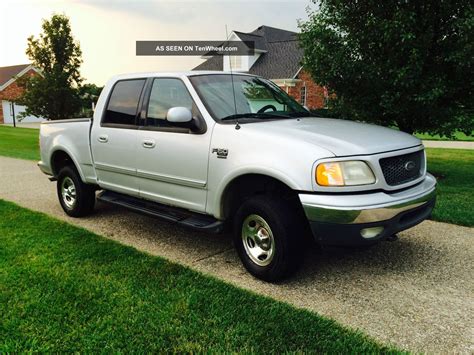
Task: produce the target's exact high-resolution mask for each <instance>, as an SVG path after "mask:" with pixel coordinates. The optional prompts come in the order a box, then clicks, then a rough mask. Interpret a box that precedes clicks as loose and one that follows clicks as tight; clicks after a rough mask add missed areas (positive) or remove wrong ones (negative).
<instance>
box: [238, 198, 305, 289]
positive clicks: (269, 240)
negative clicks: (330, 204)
mask: <svg viewBox="0 0 474 355" xmlns="http://www.w3.org/2000/svg"><path fill="white" fill-rule="evenodd" d="M304 223H305V221H304V220H302V219H301V218H300V216H299V215H298V213H297V212H296V211H295V209H291V207H290V206H289V204H288V203H287V202H285V201H283V200H279V199H277V198H272V197H270V196H266V195H262V196H255V197H252V198H250V199H248V200H246V201H245V202H244V203H243V204H242V205H241V206H240V208H239V209H238V211H237V213H236V216H235V220H234V244H235V247H236V249H237V253H238V254H239V257H240V259H241V260H242V263H243V264H244V266H245V268H246V269H247V270H248V271H249V272H250V273H251V274H252V275H254V276H255V277H257V278H259V279H262V280H265V281H278V280H281V279H283V278H285V277H287V276H288V275H289V274H291V273H292V272H293V271H294V270H295V269H296V268H297V266H298V265H299V263H300V262H301V261H302V259H303V255H304V249H305V247H304V231H305V228H304V227H303V226H304Z"/></svg>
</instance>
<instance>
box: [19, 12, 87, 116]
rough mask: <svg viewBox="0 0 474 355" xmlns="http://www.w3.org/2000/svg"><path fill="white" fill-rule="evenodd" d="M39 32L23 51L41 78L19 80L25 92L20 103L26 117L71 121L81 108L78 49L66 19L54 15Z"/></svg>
mask: <svg viewBox="0 0 474 355" xmlns="http://www.w3.org/2000/svg"><path fill="white" fill-rule="evenodd" d="M42 29H43V33H42V34H40V36H39V38H38V39H35V38H34V37H33V36H31V37H29V38H28V48H27V50H26V54H27V55H28V57H29V58H30V60H31V61H32V64H33V65H34V66H35V67H36V68H38V69H40V70H41V75H35V76H31V77H26V76H24V77H22V78H21V80H18V82H19V84H20V85H21V86H23V87H24V88H25V91H24V94H23V95H22V97H21V98H20V100H19V102H20V103H21V104H23V105H25V106H26V111H25V115H33V116H42V117H46V118H48V119H51V120H57V119H63V118H70V117H72V116H73V115H74V114H75V113H76V112H78V110H79V109H80V106H81V100H80V97H79V92H78V87H79V86H80V84H81V82H82V78H81V76H80V73H79V67H80V65H81V63H82V59H81V55H82V53H81V49H80V47H79V44H78V43H77V42H76V41H75V40H74V38H73V36H72V34H71V26H70V24H69V19H68V18H67V17H66V16H65V15H58V14H54V15H53V16H52V17H51V19H50V20H43V25H42Z"/></svg>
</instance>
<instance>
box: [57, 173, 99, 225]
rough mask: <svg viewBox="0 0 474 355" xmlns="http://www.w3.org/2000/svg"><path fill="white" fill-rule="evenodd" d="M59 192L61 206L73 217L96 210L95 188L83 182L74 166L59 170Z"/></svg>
mask: <svg viewBox="0 0 474 355" xmlns="http://www.w3.org/2000/svg"><path fill="white" fill-rule="evenodd" d="M57 193H58V199H59V203H60V204H61V207H62V208H63V210H64V212H66V213H67V214H68V215H69V216H71V217H83V216H86V215H88V214H90V213H92V211H93V210H94V204H95V189H94V187H93V186H91V185H88V184H85V183H84V182H82V180H81V177H80V176H79V173H78V172H77V170H76V169H75V168H74V167H72V166H65V167H64V168H62V169H61V171H60V172H59V174H58V183H57Z"/></svg>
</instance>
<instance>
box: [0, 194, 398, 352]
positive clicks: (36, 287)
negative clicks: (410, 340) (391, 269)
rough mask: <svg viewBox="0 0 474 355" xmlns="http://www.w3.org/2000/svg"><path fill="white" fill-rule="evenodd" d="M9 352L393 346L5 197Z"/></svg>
mask: <svg viewBox="0 0 474 355" xmlns="http://www.w3.org/2000/svg"><path fill="white" fill-rule="evenodd" d="M0 245H1V247H0V316H1V317H0V318H1V323H0V352H1V353H6V352H14V353H17V352H25V351H28V352H30V351H35V352H36V351H39V352H117V351H121V352H132V351H133V352H157V351H160V352H203V351H206V352H207V351H209V352H216V351H219V352H257V353H259V352H262V353H263V352H265V353H272V352H274V353H283V352H288V351H298V352H311V353H315V352H317V353H349V352H350V353H375V352H377V353H378V352H388V351H393V352H396V350H394V349H390V348H387V347H384V346H381V345H379V344H377V343H376V342H374V341H373V340H371V339H369V338H367V337H366V336H364V335H363V334H361V333H359V332H355V331H352V330H349V329H346V328H343V327H342V326H340V325H338V324H337V323H335V322H334V321H331V320H328V319H326V318H323V317H320V316H318V315H316V314H314V313H310V312H308V311H305V310H298V309H296V308H293V307H291V306H289V305H287V304H284V303H281V302H277V301H274V300H271V299H269V298H265V297H262V296H258V295H255V294H252V293H250V292H247V291H244V290H241V289H238V288H236V287H234V286H231V285H229V284H226V283H224V282H222V281H218V280H216V279H214V278H211V277H208V276H205V275H202V274H200V273H198V272H195V271H192V270H190V269H188V268H186V267H183V266H180V265H177V264H174V263H171V262H168V261H166V260H164V259H162V258H159V257H153V256H149V255H146V254H143V253H140V252H138V251H137V250H135V249H133V248H130V247H126V246H123V245H120V244H118V243H115V242H113V241H110V240H107V239H104V238H101V237H99V236H97V235H95V234H93V233H91V232H88V231H86V230H84V229H81V228H78V227H75V226H72V225H69V224H67V223H64V222H60V221H58V220H55V219H53V218H51V217H48V216H46V215H44V214H40V213H36V212H32V211H29V210H27V209H24V208H20V207H18V206H17V205H15V204H13V203H10V202H6V201H2V200H0Z"/></svg>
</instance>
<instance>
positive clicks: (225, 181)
mask: <svg viewBox="0 0 474 355" xmlns="http://www.w3.org/2000/svg"><path fill="white" fill-rule="evenodd" d="M244 175H264V176H268V177H271V178H274V179H276V180H278V181H280V182H281V183H283V184H285V185H286V186H288V187H289V188H290V189H292V190H302V187H301V186H300V185H299V184H298V183H297V182H296V181H294V180H292V179H291V178H290V177H289V176H288V175H287V174H285V173H284V172H283V171H280V170H278V169H275V168H270V167H265V166H254V165H246V166H241V167H239V168H238V169H236V170H233V171H231V172H229V173H228V174H226V175H225V176H224V177H223V178H222V179H221V180H220V182H219V183H218V184H217V187H216V188H215V189H214V190H212V189H209V192H208V201H209V203H208V205H207V209H206V212H208V213H210V214H212V215H214V217H216V218H217V219H222V218H223V217H224V216H223V199H224V193H225V190H226V188H227V187H228V186H229V185H230V184H231V183H232V181H234V180H235V179H237V178H239V177H241V176H244Z"/></svg>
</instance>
